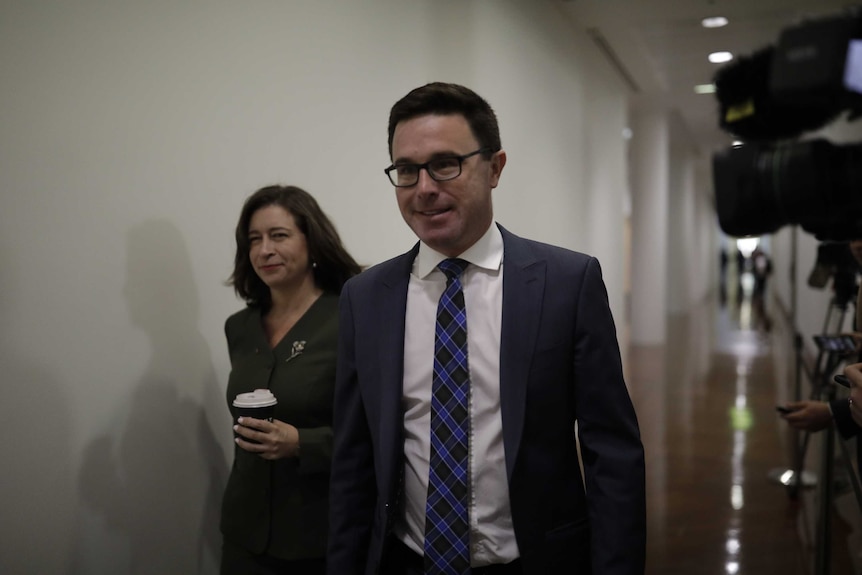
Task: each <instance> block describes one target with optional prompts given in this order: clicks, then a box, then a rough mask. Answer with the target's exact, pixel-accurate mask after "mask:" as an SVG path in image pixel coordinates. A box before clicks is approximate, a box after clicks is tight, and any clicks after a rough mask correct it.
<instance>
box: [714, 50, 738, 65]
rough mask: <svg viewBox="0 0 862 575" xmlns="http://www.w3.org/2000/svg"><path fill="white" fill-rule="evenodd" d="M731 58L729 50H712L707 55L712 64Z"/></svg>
mask: <svg viewBox="0 0 862 575" xmlns="http://www.w3.org/2000/svg"><path fill="white" fill-rule="evenodd" d="M731 60H733V54H731V53H730V52H713V53H712V54H710V55H709V61H710V62H712V63H713V64H724V63H725V62H730V61H731Z"/></svg>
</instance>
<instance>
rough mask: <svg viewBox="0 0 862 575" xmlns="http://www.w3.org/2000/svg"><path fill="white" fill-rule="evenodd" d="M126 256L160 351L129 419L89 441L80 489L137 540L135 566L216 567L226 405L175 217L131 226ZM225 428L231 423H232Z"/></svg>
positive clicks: (128, 293)
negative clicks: (203, 333)
mask: <svg viewBox="0 0 862 575" xmlns="http://www.w3.org/2000/svg"><path fill="white" fill-rule="evenodd" d="M127 265H128V268H127V282H126V287H125V293H124V295H125V297H126V300H127V302H128V307H129V313H130V316H131V320H132V322H133V323H134V324H135V325H136V326H137V327H140V328H141V329H142V330H143V331H144V332H145V333H146V335H147V336H148V337H149V342H150V346H151V349H152V356H151V359H150V362H149V366H148V367H147V370H146V372H145V373H144V374H143V375H142V376H141V377H140V379H139V381H138V383H137V385H136V387H135V389H134V391H133V392H132V393H131V399H130V401H131V403H130V405H129V407H128V416H127V418H126V420H125V429H122V428H120V429H116V430H110V431H108V432H106V433H105V434H104V435H102V436H99V437H97V438H95V439H94V440H93V441H92V442H91V443H90V444H89V445H88V446H87V447H86V449H85V451H84V454H83V465H82V467H81V473H80V477H79V490H80V497H81V500H82V501H83V502H84V504H85V505H87V506H88V507H89V508H91V509H92V511H94V512H95V513H96V514H97V515H98V516H99V517H101V518H102V520H103V521H104V523H105V526H106V529H107V530H108V531H109V532H110V533H111V534H112V536H119V537H121V538H122V539H124V540H126V541H127V542H128V543H127V545H128V561H129V571H128V572H130V573H134V574H149V573H153V574H156V573H158V574H164V573H188V574H194V573H216V572H217V571H218V560H219V557H220V549H221V535H220V533H219V527H218V522H219V514H220V509H221V497H222V492H223V490H224V485H225V482H226V479H227V473H228V466H227V462H226V460H225V456H224V452H223V450H222V449H221V448H220V446H219V443H218V441H217V439H216V437H217V435H216V434H215V433H214V430H213V426H212V425H211V421H213V420H214V421H221V419H220V418H219V417H218V413H220V411H226V409H227V408H226V406H225V403H224V399H223V397H222V394H221V393H220V391H219V389H218V382H217V379H216V377H215V373H214V370H213V366H212V359H211V357H210V353H209V349H208V348H207V346H206V342H205V340H204V339H203V337H202V336H201V334H200V333H199V332H198V331H197V329H198V328H197V325H198V319H199V317H198V316H199V302H198V297H197V289H196V287H195V283H194V279H193V277H192V273H191V269H192V266H191V258H190V257H189V254H188V250H187V248H186V245H185V242H184V240H183V238H182V236H181V234H180V232H179V230H178V229H177V228H176V227H175V226H174V225H173V224H171V223H170V222H167V221H164V220H150V221H147V222H144V223H142V224H140V225H138V226H136V227H135V228H134V229H132V230H131V232H130V233H129V236H128V259H127ZM228 424H229V420H228ZM216 431H218V432H219V433H218V435H219V436H229V435H230V433H231V432H230V428H229V425H227V426H226V429H224V430H221V429H217V430H216ZM93 551H94V552H97V551H98V550H97V549H94V550H93ZM86 560H87V558H86V557H82V556H81V554H79V555H78V556H77V557H76V558H75V560H74V561H73V562H72V564H73V565H72V570H73V572H82V571H88V569H84V568H83V565H81V562H82V561H86ZM75 563H77V566H76V565H75Z"/></svg>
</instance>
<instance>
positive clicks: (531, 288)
mask: <svg viewBox="0 0 862 575" xmlns="http://www.w3.org/2000/svg"><path fill="white" fill-rule="evenodd" d="M499 227H500V232H501V233H502V234H503V250H504V251H503V264H504V267H503V320H502V333H501V336H500V404H501V405H500V409H501V415H502V419H503V444H504V446H505V450H506V471H507V474H508V476H509V479H511V478H512V470H513V469H514V466H515V461H516V460H517V456H518V448H519V447H520V444H521V436H522V433H523V430H524V410H525V407H526V399H527V379H528V377H529V372H530V363H531V360H532V357H533V351H534V349H535V347H536V337H537V335H538V332H539V318H540V317H541V309H542V294H543V293H544V289H545V267H546V266H545V262H544V261H543V260H539V259H538V258H537V257H536V256H535V255H534V254H533V253H532V252H531V250H530V249H529V246H528V244H527V242H525V241H524V240H523V239H521V238H519V237H517V236H515V235H513V234H511V233H509V232H508V231H507V230H506V229H505V228H503V226H499Z"/></svg>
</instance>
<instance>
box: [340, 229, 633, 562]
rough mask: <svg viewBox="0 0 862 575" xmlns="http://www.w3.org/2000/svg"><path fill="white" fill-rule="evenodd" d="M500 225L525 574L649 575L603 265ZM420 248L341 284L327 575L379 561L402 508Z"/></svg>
mask: <svg viewBox="0 0 862 575" xmlns="http://www.w3.org/2000/svg"><path fill="white" fill-rule="evenodd" d="M500 230H501V232H502V234H503V245H504V255H503V263H504V268H503V312H502V313H503V317H502V333H501V342H500V403H501V406H500V409H501V412H502V421H503V437H504V448H505V454H506V471H507V476H508V480H509V498H510V503H511V509H512V520H513V526H514V530H515V538H516V540H517V543H518V548H519V551H520V553H521V560H522V565H523V568H524V573H525V574H526V575H533V574H535V575H546V574H549V573H595V574H601V575H605V574H608V575H610V574H619V575H622V574H626V575H630V574H635V573H637V574H642V573H643V571H644V556H645V547H646V512H645V486H644V454H643V446H642V444H641V440H640V434H639V430H638V425H637V419H636V416H635V412H634V408H633V406H632V403H631V400H630V398H629V395H628V392H627V390H626V386H625V382H624V381H623V376H622V366H621V362H620V354H619V347H618V344H617V338H616V331H615V328H614V323H613V318H612V317H611V313H610V309H609V307H608V299H607V292H606V290H605V286H604V282H603V281H602V277H601V269H600V267H599V263H598V261H597V260H596V259H595V258H592V257H589V256H587V255H584V254H580V253H577V252H573V251H569V250H565V249H563V248H559V247H555V246H550V245H547V244H542V243H539V242H535V241H531V240H526V239H523V238H519V237H517V236H515V235H513V234H511V233H509V232H508V231H506V230H505V229H503V228H502V227H500ZM417 253H418V244H417V245H416V246H414V248H413V249H412V250H411V251H410V252H408V253H406V254H403V255H401V256H398V257H396V258H394V259H391V260H389V261H387V262H384V263H382V264H379V265H377V266H374V267H372V268H370V269H368V270H367V271H365V272H363V273H362V274H360V275H358V276H356V277H354V278H352V279H351V280H350V281H348V282H347V284H346V285H345V286H344V289H343V291H342V294H341V301H340V319H339V351H338V367H337V373H336V384H335V409H334V417H333V427H334V433H335V438H334V450H333V461H332V477H331V483H330V535H329V551H328V555H327V563H328V565H327V568H328V572H329V573H330V574H331V575H354V574H355V575H359V574H363V573H364V574H372V573H377V572H379V569H380V565H381V561H385V555H386V553H385V552H386V548H387V542H388V541H389V540H390V539H391V537H390V531H391V528H392V524H393V521H394V520H395V519H396V517H397V514H398V513H399V512H400V505H399V502H400V500H401V499H402V497H403V493H402V489H401V485H402V481H403V462H404V453H403V426H404V421H403V417H404V412H403V409H402V405H401V395H402V380H403V371H404V329H405V328H404V317H405V310H406V303H407V286H408V282H409V278H410V271H411V268H412V265H413V260H414V259H415V257H416V254H417ZM428 329H434V327H433V326H429V327H428ZM575 422H577V434H578V436H579V439H580V450H581V459H582V461H583V475H582V474H581V470H580V467H579V463H578V452H577V443H576V440H575Z"/></svg>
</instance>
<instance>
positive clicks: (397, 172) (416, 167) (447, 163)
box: [383, 148, 491, 188]
mask: <svg viewBox="0 0 862 575" xmlns="http://www.w3.org/2000/svg"><path fill="white" fill-rule="evenodd" d="M490 151H491V148H479V149H478V150H476V151H475V152H470V153H469V154H464V155H463V156H443V157H440V158H434V159H433V160H429V161H427V162H425V163H424V164H393V165H391V166H389V167H388V168H386V169H385V170H383V171H384V172H385V173H386V175H387V176H389V181H390V182H392V185H393V186H395V187H396V188H409V187H410V186H415V185H416V184H417V183H418V182H419V172H420V171H421V170H422V169H423V168H424V169H425V171H426V172H428V175H429V176H431V178H432V179H434V180H435V181H437V182H445V181H447V180H454V179H455V178H457V177H458V176H460V175H461V164H463V163H464V160H466V159H467V158H472V157H473V156H475V155H476V154H483V153H486V152H490Z"/></svg>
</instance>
